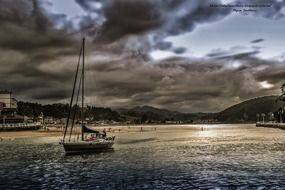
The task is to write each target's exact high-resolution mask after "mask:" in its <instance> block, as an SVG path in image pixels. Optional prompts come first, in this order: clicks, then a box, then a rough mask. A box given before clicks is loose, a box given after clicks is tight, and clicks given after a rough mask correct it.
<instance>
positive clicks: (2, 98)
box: [0, 91, 17, 110]
mask: <svg viewBox="0 0 285 190" xmlns="http://www.w3.org/2000/svg"><path fill="white" fill-rule="evenodd" d="M3 109H17V100H16V99H15V98H13V97H12V92H10V91H0V110H3Z"/></svg>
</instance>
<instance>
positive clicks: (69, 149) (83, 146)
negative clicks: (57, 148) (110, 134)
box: [62, 141, 114, 153]
mask: <svg viewBox="0 0 285 190" xmlns="http://www.w3.org/2000/svg"><path fill="white" fill-rule="evenodd" d="M113 144H114V141H107V142H88V141H83V142H63V143H62V145H63V148H64V150H65V152H66V153H81V152H102V151H107V150H110V149H112V146H113Z"/></svg>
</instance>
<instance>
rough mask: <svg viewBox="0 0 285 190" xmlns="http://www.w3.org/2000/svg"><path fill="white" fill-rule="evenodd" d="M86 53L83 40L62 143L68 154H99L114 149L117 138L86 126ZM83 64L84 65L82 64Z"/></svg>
mask: <svg viewBox="0 0 285 190" xmlns="http://www.w3.org/2000/svg"><path fill="white" fill-rule="evenodd" d="M84 51H85V38H83V40H82V46H81V49H80V53H79V59H78V63H77V69H76V73H75V79H74V83H73V89H72V95H71V100H70V104H69V111H68V117H67V122H66V126H65V129H64V134H63V139H62V141H61V142H60V144H61V145H62V146H63V148H64V150H65V152H66V153H81V152H98V151H105V150H109V149H112V146H113V144H114V140H115V136H108V135H107V132H106V131H105V130H104V131H103V132H99V131H97V130H93V129H91V128H89V127H87V126H86V124H87V123H86V122H85V117H84V87H85V86H84V69H85V68H84V67H85V65H84V64H85V63H84V56H85V55H84ZM81 57H82V61H81ZM81 62H82V64H80V63H81ZM80 69H81V70H80ZM76 87H78V89H77V96H76V102H75V104H74V96H75V93H76V92H75V90H76ZM80 91H81V121H79V124H80V126H79V129H77V130H76V127H75V118H76V113H77V111H80V110H78V109H80V107H79V106H78V100H79V97H80ZM77 122H78V121H77ZM69 125H71V126H69ZM77 128H78V127H77ZM80 128H81V129H80ZM68 136H69V137H68ZM72 139H73V140H72Z"/></svg>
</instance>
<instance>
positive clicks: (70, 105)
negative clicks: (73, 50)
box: [63, 46, 83, 141]
mask: <svg viewBox="0 0 285 190" xmlns="http://www.w3.org/2000/svg"><path fill="white" fill-rule="evenodd" d="M82 50H83V47H82V46H81V48H80V52H79V58H78V63H77V68H76V73H75V78H74V83H73V89H72V95H71V99H70V104H69V110H68V116H67V121H66V126H65V130H64V135H63V141H64V140H65V136H66V132H67V127H68V124H69V118H70V114H71V109H72V103H73V96H74V90H75V86H76V82H77V75H78V70H79V64H80V58H81V54H82Z"/></svg>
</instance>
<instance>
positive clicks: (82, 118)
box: [81, 38, 85, 140]
mask: <svg viewBox="0 0 285 190" xmlns="http://www.w3.org/2000/svg"><path fill="white" fill-rule="evenodd" d="M84 51H85V38H83V42H82V81H81V82H82V93H81V94H82V107H81V130H82V131H81V140H84V136H83V135H84V134H83V125H84Z"/></svg>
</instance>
